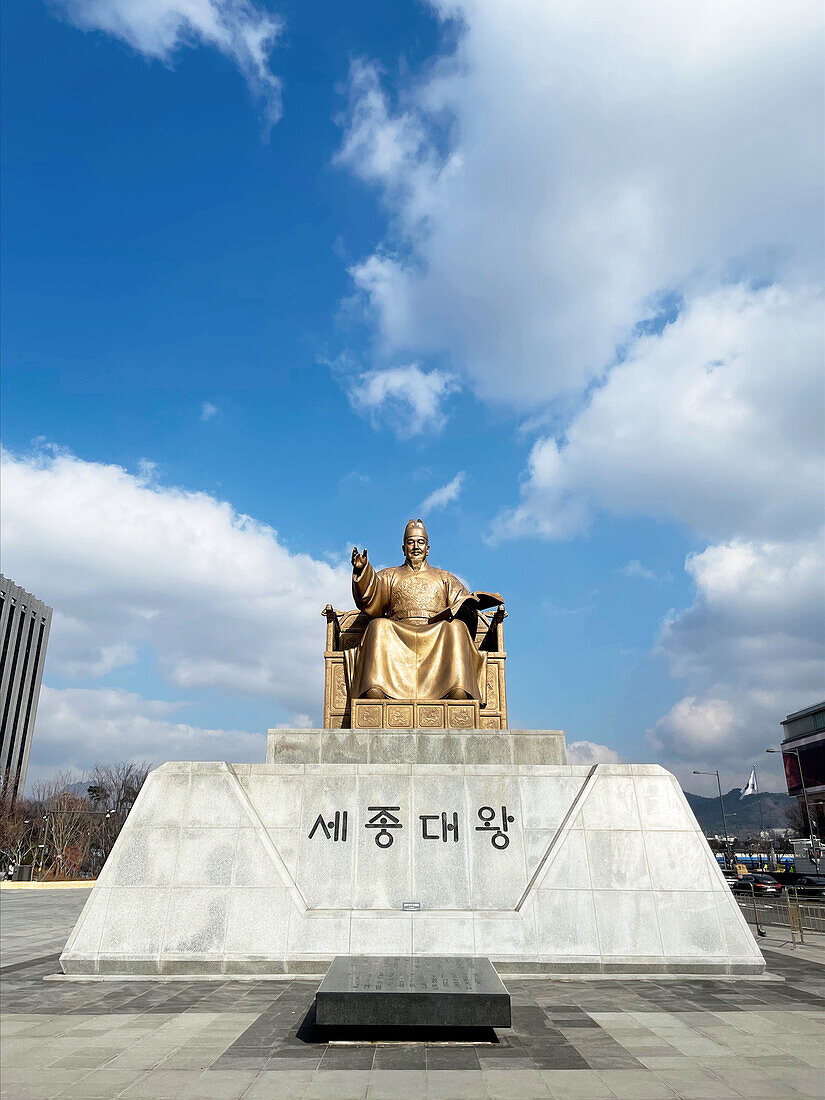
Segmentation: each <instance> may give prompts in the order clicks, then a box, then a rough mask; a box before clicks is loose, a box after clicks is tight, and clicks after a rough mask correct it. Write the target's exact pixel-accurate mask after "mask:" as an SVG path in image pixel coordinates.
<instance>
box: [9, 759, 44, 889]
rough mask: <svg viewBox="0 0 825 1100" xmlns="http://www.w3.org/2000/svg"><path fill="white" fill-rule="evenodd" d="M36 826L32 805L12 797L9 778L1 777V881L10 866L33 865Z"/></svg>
mask: <svg viewBox="0 0 825 1100" xmlns="http://www.w3.org/2000/svg"><path fill="white" fill-rule="evenodd" d="M39 824H40V821H39V819H38V818H36V816H35V813H34V809H33V807H32V806H31V804H30V803H29V802H28V801H27V800H26V799H23V798H15V797H14V784H13V783H12V780H11V776H10V775H9V774H8V773H6V774H5V775H4V776H2V777H0V861H2V863H0V878H2V877H3V876H5V875H6V874H7V873H8V872H9V871H11V869H12V868H13V867H19V866H20V865H21V864H24V863H32V862H33V860H34V856H35V851H36V848H35V846H36V844H37V828H38V825H39Z"/></svg>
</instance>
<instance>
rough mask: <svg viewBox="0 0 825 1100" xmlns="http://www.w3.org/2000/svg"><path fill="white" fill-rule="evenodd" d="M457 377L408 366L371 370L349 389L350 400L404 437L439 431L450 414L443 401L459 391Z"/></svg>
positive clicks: (358, 409)
mask: <svg viewBox="0 0 825 1100" xmlns="http://www.w3.org/2000/svg"><path fill="white" fill-rule="evenodd" d="M457 389H458V386H457V384H456V382H455V380H454V379H453V378H452V377H451V376H450V375H448V374H444V372H443V371H439V370H431V371H423V370H421V368H420V367H419V366H418V365H417V364H415V363H412V364H410V365H409V366H405V367H390V368H388V369H387V370H376V371H367V372H366V373H364V374H362V375H361V376H360V378H359V381H358V382H357V384H355V385H353V387H352V388H351V389H350V391H349V398H350V402H351V404H352V406H353V408H354V409H356V410H357V411H358V412H361V413H365V414H367V415H368V416H369V417H370V418H371V419H372V420H373V423H374V424H376V425H378V424H381V423H386V424H388V425H389V426H390V427H391V428H392V429H393V430H394V431H395V432H396V433H397V434H398V435H399V436H400V437H401V438H402V439H404V438H409V437H411V436H414V435H421V434H422V433H424V432H438V431H441V429H442V428H443V427H444V425H445V423H446V421H447V417H446V414H445V413H444V410H443V407H442V402H443V401H444V399H445V398H446V397H449V396H450V394H453V393H455V392H456V391H457Z"/></svg>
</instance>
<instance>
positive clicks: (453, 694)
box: [447, 688, 472, 699]
mask: <svg viewBox="0 0 825 1100" xmlns="http://www.w3.org/2000/svg"><path fill="white" fill-rule="evenodd" d="M447 698H448V699H472V695H470V693H469V692H468V691H464V690H462V688H453V690H452V691H450V692H448V694H447Z"/></svg>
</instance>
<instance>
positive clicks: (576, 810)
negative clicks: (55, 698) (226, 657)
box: [61, 730, 764, 975]
mask: <svg viewBox="0 0 825 1100" xmlns="http://www.w3.org/2000/svg"><path fill="white" fill-rule="evenodd" d="M563 746H564V740H563V735H561V734H560V733H559V732H555V733H554V732H542V731H515V730H510V731H501V732H487V731H482V730H478V731H472V732H469V733H466V734H458V733H456V734H451V733H449V732H445V731H441V732H431V731H422V730H412V731H393V730H389V731H387V730H382V731H370V732H358V731H355V730H352V731H335V730H310V731H308V730H278V731H272V733H271V735H270V744H269V749H268V754H267V758H268V761H270V762H268V763H266V764H245V765H230V764H226V763H206V764H201V763H168V764H164V765H163V766H162V767H160V768H158V769H156V770H155V771H153V772H152V773H151V774H150V776H149V778H148V779H147V782H146V784H145V786H144V788H143V790H142V791H141V793H140V796H139V798H138V800H137V802H136V803H135V806H134V809H133V810H132V812H131V814H130V815H129V818H128V820H127V822H126V825H125V827H124V829H123V832H122V833H121V835H120V837H119V839H118V841H117V844H116V845H115V848H114V850H113V852H112V854H111V856H110V857H109V860H108V861H107V863H106V866H105V867H104V869H103V872H102V874H101V875H100V878H99V879H98V882H97V885H96V886H95V888H94V890H93V892H92V894H91V896H90V898H89V901H88V904H87V905H86V908H85V909H84V911H83V913H82V914H81V916H80V918H79V920H78V922H77V925H76V927H75V929H74V931H73V932H72V935H71V937H70V938H69V941H68V943H67V944H66V948H65V950H64V952H63V955H62V956H61V965H62V967H63V970H64V971H65V972H66V973H67V974H74V975H83V974H85V975H104V974H108V975H134V974H145V975H159V974H188V975H216V974H246V975H251V974H260V975H266V974H271V975H277V974H288V973H307V974H310V973H311V974H323V973H324V972H325V971H326V969H327V967H328V965H329V963H330V962H331V960H332V959H333V958H334V957H335V956H336V955H410V956H437V955H442V956H443V955H457V956H458V955H463V956H487V957H489V958H490V959H491V960H492V962H493V963H494V965H495V966H496V968H497V969H498V970H499V971H500V972H501V973H504V974H508V973H509V974H516V973H560V974H577V973H602V974H610V973H616V974H622V973H625V974H627V973H645V974H650V973H672V974H681V973H684V974H688V973H694V974H755V973H760V972H761V971H762V970H763V969H764V960H763V959H762V956H761V954H760V952H759V950H758V948H757V947H756V945H755V942H754V939H753V936H752V935H751V933H750V931H749V929H748V927H747V924H746V923H745V920H744V918H743V917H742V915H741V913H740V911H739V906H738V905H737V904H736V901H735V900H734V899H733V897H732V896H731V892H730V888H729V887H728V885H727V883H726V882H725V879H724V877H723V876H722V873H721V871H720V869H719V867H718V866H717V864H716V861H715V859H714V858H713V856H712V854H711V852H710V849H709V848H708V845H707V843H706V841H705V839H704V837H703V836H702V833H701V831H700V829H699V827H698V825H697V823H696V820H695V818H694V816H693V814H692V813H691V810H690V808H689V806H688V805H687V802H686V801H685V798H684V795H683V794H682V791H681V789H680V787H679V785H678V783H677V782H676V780H675V778H674V777H673V776H672V775H670V774H669V773H668V772H666V771H665V770H664V769H663V768H661V767H658V766H657V765H652V764H649V765H638V764H600V765H597V766H594V767H578V766H567V765H565V764H564V763H563V759H564V756H563ZM558 757H561V760H560V762H558V763H553V762H551V761H553V760H554V759H557V758H558ZM542 758H544V759H543V760H542Z"/></svg>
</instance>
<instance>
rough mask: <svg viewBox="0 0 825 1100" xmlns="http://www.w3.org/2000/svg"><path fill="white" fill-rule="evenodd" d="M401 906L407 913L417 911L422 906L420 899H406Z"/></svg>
mask: <svg viewBox="0 0 825 1100" xmlns="http://www.w3.org/2000/svg"><path fill="white" fill-rule="evenodd" d="M401 908H402V909H403V910H404V912H405V913H417V912H418V911H419V910H420V908H421V902H420V901H405V902H402V904H401Z"/></svg>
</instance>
